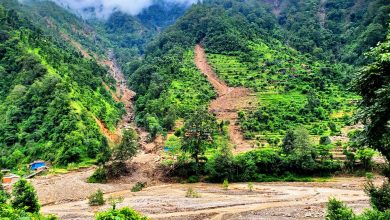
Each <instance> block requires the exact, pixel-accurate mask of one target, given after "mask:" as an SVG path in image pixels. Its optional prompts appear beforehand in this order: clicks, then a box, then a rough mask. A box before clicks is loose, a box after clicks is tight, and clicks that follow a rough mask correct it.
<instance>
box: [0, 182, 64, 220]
mask: <svg viewBox="0 0 390 220" xmlns="http://www.w3.org/2000/svg"><path fill="white" fill-rule="evenodd" d="M2 182H3V181H2V177H1V176H0V219H4V220H14V219H26V220H56V219H57V217H55V216H51V215H49V216H43V215H41V214H40V213H39V210H40V207H41V206H40V204H39V203H38V198H37V195H36V192H35V189H34V188H33V186H32V185H31V184H30V183H29V182H27V181H26V180H24V179H21V180H19V181H18V182H16V184H15V185H14V187H13V191H12V198H10V196H9V195H8V194H7V193H6V192H5V191H4V189H3V186H2Z"/></svg>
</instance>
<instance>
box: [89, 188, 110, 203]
mask: <svg viewBox="0 0 390 220" xmlns="http://www.w3.org/2000/svg"><path fill="white" fill-rule="evenodd" d="M88 203H89V205H90V206H101V205H104V204H105V203H106V201H105V200H104V198H103V191H101V190H100V189H98V190H97V191H96V192H95V193H93V194H92V195H91V196H90V197H89V198H88Z"/></svg>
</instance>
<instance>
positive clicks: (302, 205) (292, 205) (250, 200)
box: [34, 175, 381, 219]
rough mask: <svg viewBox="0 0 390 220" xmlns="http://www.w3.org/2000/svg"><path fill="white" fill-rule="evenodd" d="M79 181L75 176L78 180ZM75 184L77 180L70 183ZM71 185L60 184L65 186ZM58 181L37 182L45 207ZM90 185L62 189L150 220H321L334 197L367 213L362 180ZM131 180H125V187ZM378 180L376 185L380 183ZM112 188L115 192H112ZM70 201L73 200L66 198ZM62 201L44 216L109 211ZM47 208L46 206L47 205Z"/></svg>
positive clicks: (84, 216)
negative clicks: (97, 193)
mask: <svg viewBox="0 0 390 220" xmlns="http://www.w3.org/2000/svg"><path fill="white" fill-rule="evenodd" d="M76 176H77V175H76ZM72 178H73V179H72V180H73V181H74V180H75V178H76V181H77V178H78V177H72ZM67 180H71V179H67V178H65V179H62V181H67ZM58 181H59V180H56V179H53V180H52V182H51V184H54V186H53V187H48V188H46V189H45V190H44V189H43V188H42V187H40V184H43V183H44V182H45V180H41V181H38V182H35V183H34V185H35V186H36V187H37V189H38V195H39V198H40V200H41V201H43V202H44V201H45V200H46V199H47V198H49V197H47V195H49V194H50V191H52V189H54V188H55V187H58V185H57V186H56V184H58ZM123 181H124V180H122V184H120V182H118V183H112V184H108V185H96V184H92V185H91V184H88V186H89V187H87V186H86V187H85V188H80V189H67V188H64V189H63V192H64V194H66V193H65V192H67V193H68V194H72V193H76V192H74V191H75V190H76V191H77V190H79V191H82V193H83V194H84V196H87V195H88V194H87V192H93V191H94V190H96V189H97V188H101V189H102V190H103V191H104V192H106V194H105V196H106V197H109V196H122V197H124V202H123V203H121V204H120V205H119V206H120V207H124V206H129V207H132V208H134V209H136V210H137V211H139V212H141V213H143V214H145V215H147V216H149V217H150V218H152V219H323V218H324V213H325V205H326V202H327V201H328V199H329V197H336V198H338V199H340V200H342V201H344V202H346V203H347V204H349V205H350V206H351V207H352V208H353V209H354V210H355V211H357V212H361V211H362V210H363V209H364V208H368V207H369V203H368V198H367V196H366V195H365V194H364V192H363V184H364V181H365V180H364V179H363V178H356V177H351V178H335V179H332V181H330V182H325V183H257V184H255V185H254V190H253V191H252V192H250V191H249V190H248V187H247V184H246V183H237V184H231V185H230V186H229V189H228V190H224V189H222V186H221V184H206V183H199V184H161V185H154V186H150V187H148V188H145V189H144V190H143V191H141V192H137V193H132V192H130V189H131V186H132V184H129V183H125V182H126V181H124V182H123ZM132 181H134V180H131V179H128V182H132ZM380 181H381V179H377V182H380ZM190 187H191V188H193V189H194V190H196V191H197V192H198V193H199V194H200V196H201V197H200V198H186V197H185V194H186V191H187V189H188V188H190ZM114 188H115V190H113V189H114ZM69 197H72V196H71V195H69ZM60 198H61V196H54V197H53V195H50V199H51V200H58V201H51V203H50V204H48V205H44V206H43V208H42V211H43V212H44V213H51V214H57V215H59V217H60V219H93V216H94V214H95V212H97V211H102V210H106V209H108V208H109V206H108V205H106V206H102V207H90V206H89V205H88V202H87V200H86V199H76V200H72V201H64V200H61V201H60ZM46 204H47V203H46Z"/></svg>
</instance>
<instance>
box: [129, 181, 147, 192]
mask: <svg viewBox="0 0 390 220" xmlns="http://www.w3.org/2000/svg"><path fill="white" fill-rule="evenodd" d="M145 187H146V183H145V182H137V183H136V184H135V185H134V186H133V187H132V188H131V191H132V192H139V191H141V190H142V189H143V188H145Z"/></svg>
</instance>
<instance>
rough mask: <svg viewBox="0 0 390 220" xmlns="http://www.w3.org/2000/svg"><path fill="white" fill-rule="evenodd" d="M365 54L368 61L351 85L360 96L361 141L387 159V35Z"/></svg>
mask: <svg viewBox="0 0 390 220" xmlns="http://www.w3.org/2000/svg"><path fill="white" fill-rule="evenodd" d="M368 57H369V58H370V59H371V60H372V63H371V64H369V65H367V66H366V67H364V68H363V69H362V70H361V72H360V73H359V76H358V78H357V80H356V82H355V84H354V88H355V90H356V91H357V92H358V93H359V94H360V95H361V96H362V100H361V102H360V106H359V112H358V114H357V119H358V120H360V121H362V122H363V123H364V125H365V129H364V131H363V132H362V136H361V137H362V138H361V141H362V144H364V145H366V146H369V147H372V148H375V149H377V150H379V151H380V152H381V153H382V154H383V155H384V156H385V157H386V158H387V159H388V160H390V34H389V35H388V36H387V40H386V41H385V42H383V43H381V44H379V45H378V46H377V47H376V48H374V49H372V50H371V51H370V52H369V53H368Z"/></svg>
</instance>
